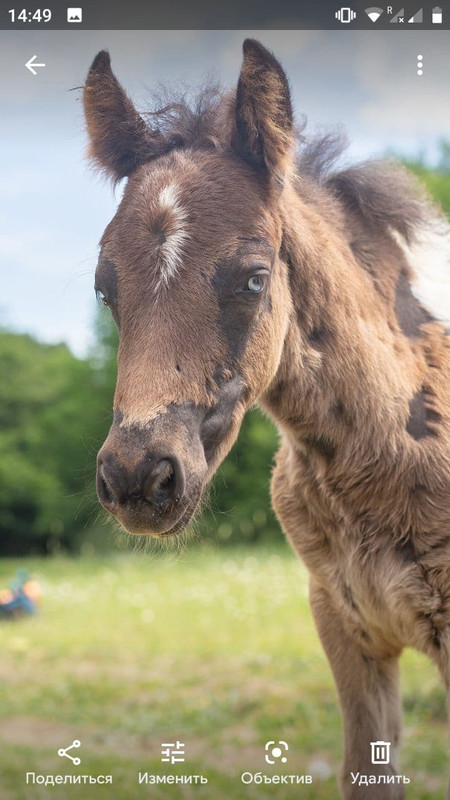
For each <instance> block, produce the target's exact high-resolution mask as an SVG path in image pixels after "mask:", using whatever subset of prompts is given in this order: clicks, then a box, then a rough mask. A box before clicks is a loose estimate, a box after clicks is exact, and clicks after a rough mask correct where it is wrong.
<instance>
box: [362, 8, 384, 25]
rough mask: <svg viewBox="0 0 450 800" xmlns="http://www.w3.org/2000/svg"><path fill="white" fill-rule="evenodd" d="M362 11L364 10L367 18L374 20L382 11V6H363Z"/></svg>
mask: <svg viewBox="0 0 450 800" xmlns="http://www.w3.org/2000/svg"><path fill="white" fill-rule="evenodd" d="M364 11H365V12H366V14H367V16H368V17H369V19H371V20H372V22H376V21H377V20H378V19H379V18H380V17H381V15H382V13H383V9H382V8H376V7H375V6H372V7H371V8H365V9H364Z"/></svg>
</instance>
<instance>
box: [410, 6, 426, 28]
mask: <svg viewBox="0 0 450 800" xmlns="http://www.w3.org/2000/svg"><path fill="white" fill-rule="evenodd" d="M408 22H409V23H410V24H411V23H412V24H413V25H417V23H419V25H420V24H421V23H422V22H423V8H419V10H418V12H417V13H416V14H414V15H413V16H412V17H411V19H409V20H408Z"/></svg>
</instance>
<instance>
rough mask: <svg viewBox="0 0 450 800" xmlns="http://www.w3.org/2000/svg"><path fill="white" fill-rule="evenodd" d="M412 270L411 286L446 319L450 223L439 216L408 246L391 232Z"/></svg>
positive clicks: (449, 308)
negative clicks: (448, 224) (438, 218)
mask: <svg viewBox="0 0 450 800" xmlns="http://www.w3.org/2000/svg"><path fill="white" fill-rule="evenodd" d="M395 238H396V240H397V242H398V244H399V245H400V246H401V248H402V250H403V252H404V253H405V255H406V258H407V260H408V262H409V264H410V265H411V266H412V268H413V270H414V273H415V280H414V281H413V285H412V287H411V288H412V290H413V293H414V294H415V296H416V297H417V299H418V300H420V302H421V303H423V305H424V306H425V307H426V308H428V310H429V311H431V313H432V314H433V315H434V316H436V317H437V319H438V320H440V321H441V322H444V323H445V324H447V325H448V324H449V323H450V227H449V226H447V225H446V224H445V222H444V221H442V220H439V221H437V222H436V225H435V226H434V228H433V226H430V227H429V228H428V230H426V231H424V232H422V233H421V234H419V236H418V240H417V242H416V243H415V244H413V246H412V247H408V246H407V245H406V244H405V243H404V241H403V240H402V239H401V238H400V236H398V235H396V236H395Z"/></svg>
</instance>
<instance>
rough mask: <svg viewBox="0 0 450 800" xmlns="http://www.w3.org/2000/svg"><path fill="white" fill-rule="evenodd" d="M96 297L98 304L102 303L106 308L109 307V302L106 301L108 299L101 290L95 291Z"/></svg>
mask: <svg viewBox="0 0 450 800" xmlns="http://www.w3.org/2000/svg"><path fill="white" fill-rule="evenodd" d="M95 295H96V297H97V302H98V303H102V305H104V306H109V303H108V300H107V299H106V297H105V295H104V294H103V292H101V291H100V289H96V290H95Z"/></svg>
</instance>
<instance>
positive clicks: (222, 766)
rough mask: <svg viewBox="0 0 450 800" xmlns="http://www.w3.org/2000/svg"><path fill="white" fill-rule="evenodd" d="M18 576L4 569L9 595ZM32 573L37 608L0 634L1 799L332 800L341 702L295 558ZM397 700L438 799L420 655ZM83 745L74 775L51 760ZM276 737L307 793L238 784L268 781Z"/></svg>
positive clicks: (440, 702) (441, 783) (426, 799)
mask: <svg viewBox="0 0 450 800" xmlns="http://www.w3.org/2000/svg"><path fill="white" fill-rule="evenodd" d="M21 565H22V564H19V562H15V561H12V560H3V561H0V586H5V585H6V584H7V582H8V580H9V579H10V578H11V576H12V574H13V573H14V571H15V569H16V568H17V567H18V566H21ZM27 566H28V567H29V569H30V571H31V573H32V574H33V576H34V577H35V578H37V580H39V582H40V583H41V585H42V589H43V599H42V604H41V611H40V613H39V615H38V616H37V617H35V618H27V619H20V620H15V621H14V622H2V623H1V624H0V642H1V658H0V713H1V719H0V767H1V770H0V798H1V800H34V799H35V798H36V800H37V799H38V798H42V797H54V798H57V800H61V799H62V798H64V799H65V798H83V800H86V798H91V797H92V798H98V799H99V800H106V798H108V800H111V798H114V799H115V800H134V798H136V799H137V798H141V797H142V798H147V797H152V798H157V799H159V798H170V800H179V798H186V799H187V800H190V798H194V797H197V796H199V797H202V798H203V797H204V798H208V799H210V800H222V798H223V800H225V798H226V800H243V798H261V799H262V800H263V799H264V798H269V797H279V798H282V800H285V799H286V800H290V798H299V797H304V798H308V799H311V800H313V798H314V800H335V799H336V798H337V797H338V792H337V784H336V778H335V776H336V773H337V771H338V765H339V761H340V754H341V723H340V715H339V710H338V705H337V699H336V693H335V689H334V686H333V682H332V679H331V675H330V671H329V668H328V665H327V663H326V660H325V656H324V655H323V653H322V650H321V647H320V644H319V641H318V638H317V635H316V633H315V630H314V627H313V623H312V619H311V614H310V611H309V607H308V600H307V578H306V573H305V570H304V568H303V567H302V565H301V564H300V563H299V561H298V560H297V559H296V558H295V557H294V556H293V555H292V554H291V552H290V551H289V550H288V548H287V547H283V546H281V545H280V546H279V547H278V549H274V548H272V549H269V548H260V549H257V548H253V549H250V548H247V549H245V548H242V549H228V550H215V549H213V548H208V547H206V546H204V547H202V548H199V547H195V548H193V549H192V550H189V549H188V550H187V551H183V552H182V553H178V554H175V553H174V554H166V555H159V556H158V555H151V554H147V555H142V554H141V555H138V554H136V555H123V554H121V555H117V556H115V557H114V556H111V555H110V556H107V557H105V558H104V559H99V558H97V559H93V558H92V559H80V560H68V559H62V558H57V559H53V560H51V559H49V560H40V561H30V562H27ZM403 692H404V706H405V733H404V744H403V751H402V763H401V769H402V771H403V772H404V773H405V774H407V775H408V776H410V778H411V781H412V783H411V785H410V787H409V789H408V797H409V798H411V800H413V799H414V800H431V798H443V797H444V795H445V787H446V784H447V780H448V775H447V773H448V742H447V735H446V721H445V698H444V692H443V690H442V689H441V687H440V684H439V678H438V675H437V672H436V671H435V670H434V668H433V667H432V665H431V664H429V663H428V662H427V660H426V659H425V658H422V657H420V656H418V655H417V654H414V653H407V654H406V655H405V657H404V659H403ZM75 738H77V739H80V740H81V748H80V753H79V754H80V756H81V758H82V763H81V765H80V766H79V767H72V765H71V764H70V762H69V761H67V759H61V758H59V757H58V756H57V750H58V748H59V747H65V746H67V745H69V744H70V743H71V742H72V740H73V739H75ZM177 739H179V740H181V741H182V742H184V744H185V752H186V762H185V764H184V765H180V766H178V768H177V767H175V768H174V767H166V765H164V764H161V762H160V757H161V753H160V749H161V743H162V742H164V741H175V740H177ZM268 739H274V740H278V739H285V740H286V741H287V742H288V743H289V748H290V750H289V760H288V764H287V765H286V767H285V770H286V771H287V772H288V773H299V774H301V773H310V774H312V775H313V776H314V783H313V785H312V786H311V787H298V786H294V787H292V788H286V786H278V787H277V786H268V785H264V784H263V785H260V786H253V785H252V786H244V785H243V784H242V783H241V780H240V775H241V773H242V772H243V771H245V770H250V771H255V772H257V771H263V772H264V771H270V767H267V765H265V763H264V743H265V742H266V741H267V740H268ZM180 767H181V768H180ZM27 771H35V772H36V773H39V774H51V773H53V774H63V775H64V774H66V773H77V772H81V773H83V774H88V773H92V774H94V775H95V774H107V773H111V774H113V776H114V784H113V787H112V788H111V787H101V786H95V787H93V786H90V787H89V786H87V787H84V786H81V787H80V786H67V785H66V786H58V787H51V788H47V789H43V788H41V787H39V786H36V785H34V786H33V785H29V786H27V785H26V784H25V773H26V772H27ZM139 771H149V772H153V773H155V774H157V773H158V774H163V773H164V772H166V771H167V772H171V773H176V772H180V774H182V773H185V774H186V773H193V774H200V773H202V774H203V775H206V776H207V777H208V779H209V784H208V786H206V787H200V786H185V787H182V786H180V785H176V786H167V785H166V786H164V785H160V786H157V787H149V786H145V785H138V780H137V776H138V773H139ZM275 772H278V773H279V772H280V770H279V769H278V768H275ZM368 796H370V793H369V795H368Z"/></svg>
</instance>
